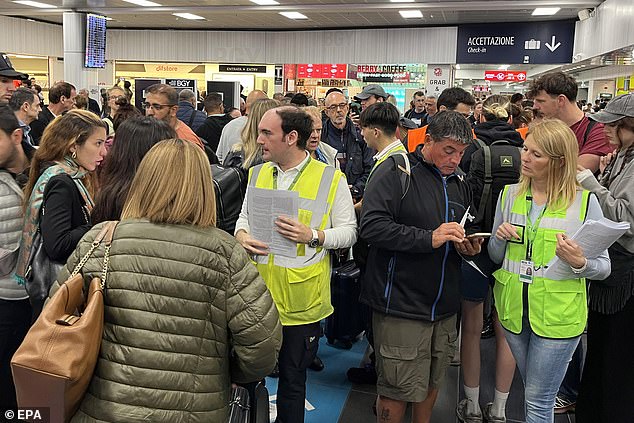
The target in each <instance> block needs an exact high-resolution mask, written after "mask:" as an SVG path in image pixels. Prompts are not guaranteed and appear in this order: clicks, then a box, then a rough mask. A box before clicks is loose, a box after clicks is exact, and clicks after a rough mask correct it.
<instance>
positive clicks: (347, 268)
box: [325, 260, 365, 349]
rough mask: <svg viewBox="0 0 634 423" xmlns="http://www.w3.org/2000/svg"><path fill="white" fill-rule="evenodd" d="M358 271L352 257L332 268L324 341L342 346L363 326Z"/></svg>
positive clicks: (348, 343)
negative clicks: (329, 313) (330, 312)
mask: <svg viewBox="0 0 634 423" xmlns="http://www.w3.org/2000/svg"><path fill="white" fill-rule="evenodd" d="M360 275H361V270H359V268H358V267H357V265H356V264H355V262H354V260H348V261H346V262H345V263H343V264H342V265H341V266H339V267H336V268H334V269H333V271H332V278H331V280H330V293H331V301H332V306H333V307H334V309H335V311H334V312H333V314H331V315H330V316H328V317H327V318H326V328H325V335H326V339H327V340H328V343H329V344H331V345H335V346H340V347H342V348H345V349H350V348H352V343H353V342H355V341H356V339H357V337H358V336H359V335H360V334H361V332H363V330H364V329H365V327H364V323H363V311H362V310H363V309H362V304H361V303H360V302H359V295H360V293H361V286H360V281H359V276H360Z"/></svg>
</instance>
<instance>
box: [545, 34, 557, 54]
mask: <svg viewBox="0 0 634 423" xmlns="http://www.w3.org/2000/svg"><path fill="white" fill-rule="evenodd" d="M544 44H545V45H546V47H547V48H548V50H550V51H551V52H554V51H555V50H557V49H558V48H559V46H560V45H561V43H557V44H555V36H554V35H553V37H552V38H551V40H550V44H548V43H544Z"/></svg>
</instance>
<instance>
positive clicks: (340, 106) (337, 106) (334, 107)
mask: <svg viewBox="0 0 634 423" xmlns="http://www.w3.org/2000/svg"><path fill="white" fill-rule="evenodd" d="M347 107H348V103H339V104H333V105H332V106H328V107H326V109H328V110H330V111H331V112H334V111H336V110H337V109H341V110H346V108H347Z"/></svg>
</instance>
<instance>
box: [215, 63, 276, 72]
mask: <svg viewBox="0 0 634 423" xmlns="http://www.w3.org/2000/svg"><path fill="white" fill-rule="evenodd" d="M218 69H219V70H220V72H238V73H266V65H264V66H257V65H219V66H218Z"/></svg>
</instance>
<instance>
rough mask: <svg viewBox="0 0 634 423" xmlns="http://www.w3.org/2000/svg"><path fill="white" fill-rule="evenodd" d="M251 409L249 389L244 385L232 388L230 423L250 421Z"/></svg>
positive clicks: (247, 422)
mask: <svg viewBox="0 0 634 423" xmlns="http://www.w3.org/2000/svg"><path fill="white" fill-rule="evenodd" d="M250 411H251V405H250V400H249V391H247V389H246V388H244V387H242V386H236V387H235V388H233V389H232V390H231V400H230V401H229V423H249V421H250V420H249V419H250Z"/></svg>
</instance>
